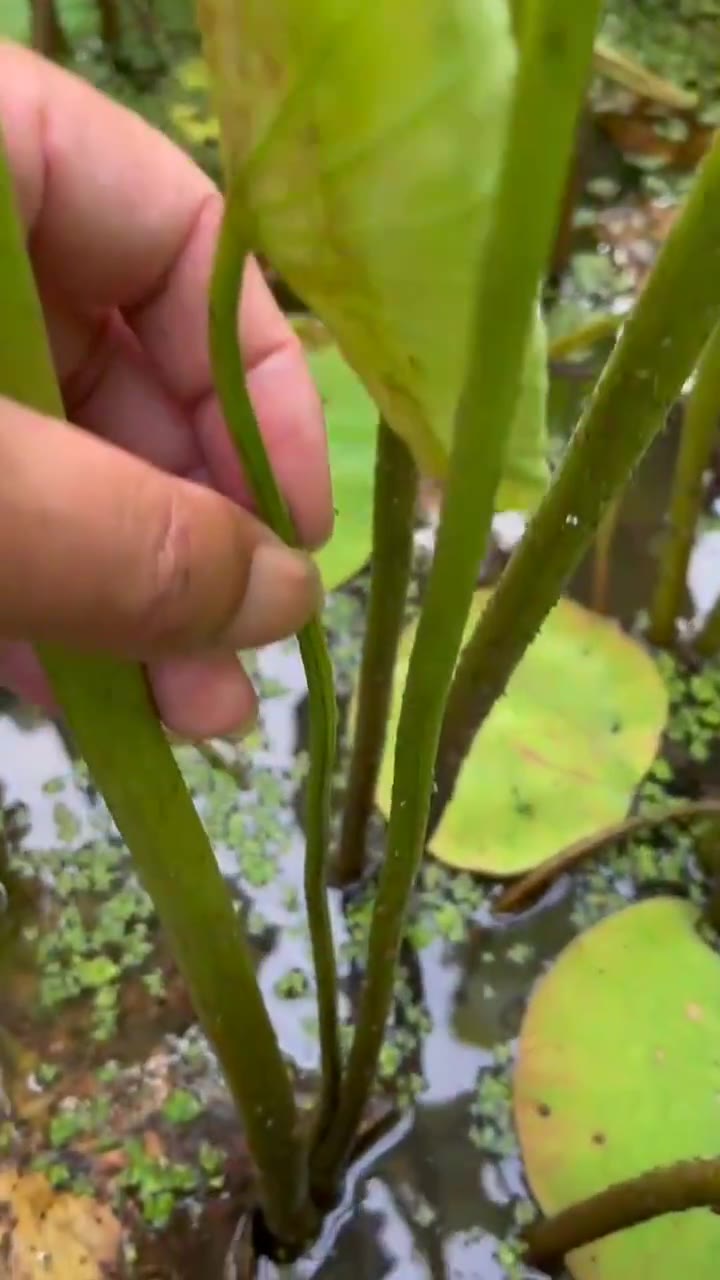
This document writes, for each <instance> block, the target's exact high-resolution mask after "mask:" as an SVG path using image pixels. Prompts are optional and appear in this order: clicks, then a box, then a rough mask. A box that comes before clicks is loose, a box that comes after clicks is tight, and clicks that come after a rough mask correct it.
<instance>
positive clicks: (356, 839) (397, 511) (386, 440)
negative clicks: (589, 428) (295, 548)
mask: <svg viewBox="0 0 720 1280" xmlns="http://www.w3.org/2000/svg"><path fill="white" fill-rule="evenodd" d="M417 490H418V473H417V467H416V466H415V462H414V460H413V457H412V454H411V453H410V451H409V449H408V448H407V446H406V444H405V442H404V441H403V440H401V439H400V437H399V436H398V435H396V433H395V432H394V431H391V429H390V427H388V426H387V425H386V423H384V422H381V423H380V426H379V428H378V442H377V456H376V461H375V494H374V509H373V544H372V547H373V549H372V566H371V579H370V599H369V601H368V609H367V623H366V628H365V641H364V645H363V655H362V665H361V667H360V681H359V686H358V694H357V713H356V716H355V724H354V737H353V748H352V758H351V761H350V771H349V774H348V783H347V788H346V791H345V806H344V810H343V824H342V832H341V836H340V845H339V849H338V856H337V863H336V877H337V880H338V882H339V883H340V884H343V885H347V884H351V883H352V882H353V881H354V880H357V879H358V878H359V877H360V875H361V874H362V871H363V868H364V866H365V842H366V836H367V825H368V820H369V818H370V813H371V812H372V807H373V802H374V799H375V786H376V783H377V778H378V773H379V770H380V761H381V759H382V751H383V746H384V745H385V729H386V725H387V718H388V710H389V707H390V699H391V697H392V685H393V672H394V670H395V660H396V658H397V651H398V644H399V641H400V633H401V630H402V624H403V617H404V614H405V600H406V597H407V588H408V580H409V577H410V567H411V564H412V549H413V524H414V514H415V502H416V498H417Z"/></svg>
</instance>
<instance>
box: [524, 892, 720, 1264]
mask: <svg viewBox="0 0 720 1280" xmlns="http://www.w3.org/2000/svg"><path fill="white" fill-rule="evenodd" d="M696 923H697V913H696V911H695V909H694V908H693V907H690V906H689V905H688V904H687V903H684V902H680V901H679V900H678V899H675V898H656V899H654V900H653V901H650V902H645V903H642V904H641V905H639V906H634V907H629V908H628V909H627V910H625V911H621V912H620V913H619V914H617V915H615V916H611V917H610V918H609V919H608V920H604V921H603V922H602V923H601V924H599V925H596V926H595V928H594V929H591V930H590V931H589V932H588V933H585V934H583V935H582V936H581V937H580V938H578V939H577V940H576V941H575V942H573V943H571V945H570V946H569V947H568V948H567V949H566V950H565V951H564V952H563V953H562V955H561V957H560V959H559V960H558V962H557V963H556V965H555V966H554V968H553V969H552V970H551V971H550V973H549V974H548V976H547V977H546V978H545V979H544V980H543V981H542V982H541V983H540V985H539V987H538V988H537V990H536V992H535V995H534V997H533V999H532V1000H531V1003H530V1008H529V1010H528V1012H527V1015H526V1018H525V1023H524V1026H523V1029H522V1034H521V1038H520V1054H519V1061H518V1066H517V1069H516V1074H515V1083H514V1093H515V1099H514V1102H515V1119H516V1124H517V1128H518V1132H519V1136H520V1142H521V1145H522V1150H523V1155H524V1158H525V1167H526V1170H527V1175H528V1178H529V1181H530V1185H531V1187H532V1189H533V1192H534V1194H535V1196H536V1198H537V1200H538V1201H539V1203H540V1205H541V1207H542V1208H543V1210H544V1211H545V1212H546V1213H555V1212H557V1211H558V1210H560V1209H563V1208H566V1207H567V1205H569V1204H572V1203H574V1202H576V1201H577V1200H581V1199H583V1198H584V1197H586V1196H589V1195H593V1194H595V1193H596V1192H598V1191H602V1190H604V1189H605V1188H606V1187H607V1186H609V1185H611V1184H613V1183H616V1182H620V1181H624V1180H625V1179H627V1178H633V1177H637V1176H638V1175H640V1174H641V1173H645V1172H647V1171H648V1170H650V1169H653V1168H657V1167H658V1166H661V1165H668V1164H673V1163H675V1162H676V1161H678V1160H685V1159H689V1158H694V1157H715V1156H717V1153H718V1150H719V1149H720V1101H719V1100H720V1051H719V1048H718V1046H720V959H719V958H718V956H717V955H716V954H715V953H714V952H713V951H712V950H711V948H710V947H708V946H707V945H706V944H705V943H704V942H703V941H702V939H701V938H700V937H699V935H698V933H697V930H696ZM718 1258H720V1217H718V1216H717V1214H714V1213H712V1212H711V1211H710V1210H705V1209H698V1210H692V1211H691V1212H688V1213H684V1214H678V1215H673V1216H668V1217H665V1218H658V1219H656V1220H655V1221H653V1222H649V1223H645V1224H643V1225H642V1226H639V1227H634V1228H632V1230H628V1231H623V1232H620V1233H617V1234H616V1235H614V1236H610V1237H608V1238H607V1239H606V1240H603V1241H599V1242H598V1243H596V1244H593V1245H590V1246H588V1247H587V1248H585V1249H581V1250H578V1251H577V1252H576V1253H574V1254H572V1255H571V1256H570V1258H569V1259H568V1265H569V1267H570V1270H571V1272H572V1274H573V1276H575V1277H576V1278H577V1280H637V1277H638V1276H651V1277H652V1280H676V1277H677V1276H679V1275H686V1276H689V1277H692V1280H715V1277H716V1276H717V1274H718Z"/></svg>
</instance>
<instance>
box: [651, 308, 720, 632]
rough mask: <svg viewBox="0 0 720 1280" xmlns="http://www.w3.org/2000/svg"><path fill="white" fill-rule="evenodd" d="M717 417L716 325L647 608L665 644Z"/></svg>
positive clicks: (688, 411) (690, 407)
mask: <svg viewBox="0 0 720 1280" xmlns="http://www.w3.org/2000/svg"><path fill="white" fill-rule="evenodd" d="M719 422H720V325H717V326H716V328H715V330H714V332H713V333H712V335H711V337H710V341H709V342H708V344H707V346H706V348H705V350H704V351H703V353H702V356H701V358H700V363H699V365H698V368H697V374H696V377H695V384H694V386H693V389H692V391H691V393H690V396H689V398H688V402H687V405H686V408H685V418H684V421H683V427H682V435H681V438H680V452H679V454H678V460H677V463H676V466H675V475H674V477H673V491H672V497H671V500H670V512H669V516H668V532H667V539H666V542H665V547H664V550H663V555H662V558H661V561H660V571H659V577H658V582H657V587H656V590H655V595H654V597H653V601H652V605H651V607H650V626H649V628H648V634H649V637H650V639H651V640H652V642H653V644H657V645H663V646H668V645H671V644H672V643H673V641H674V640H675V629H676V626H677V620H678V617H679V615H680V613H681V611H682V606H683V597H684V594H685V587H686V582H687V571H688V564H689V563H690V553H691V551H692V548H693V542H694V539H695V532H696V529H697V523H698V519H699V517H700V512H701V509H702V501H703V477H704V474H705V471H706V470H707V468H708V466H709V464H710V457H711V454H712V448H713V444H714V442H715V440H716V439H717V438H718V423H719Z"/></svg>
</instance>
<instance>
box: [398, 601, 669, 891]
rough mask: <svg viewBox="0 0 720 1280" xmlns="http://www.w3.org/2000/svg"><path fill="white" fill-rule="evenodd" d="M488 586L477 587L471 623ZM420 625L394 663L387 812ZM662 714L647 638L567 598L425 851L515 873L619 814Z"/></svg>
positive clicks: (477, 746) (661, 691)
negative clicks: (639, 639) (637, 639)
mask: <svg viewBox="0 0 720 1280" xmlns="http://www.w3.org/2000/svg"><path fill="white" fill-rule="evenodd" d="M488 595H489V593H488V592H487V591H480V592H478V593H477V596H476V599H475V603H474V605H473V609H472V613H471V619H470V623H469V626H470V627H471V626H474V624H475V622H476V620H477V618H478V617H479V615H480V613H481V612H482V609H483V608H484V605H485V602H486V601H487V599H488ZM414 630H415V628H414V626H413V627H411V628H409V629H408V630H407V631H406V633H405V635H404V636H403V639H402V642H401V646H400V654H399V658H398V666H397V670H396V681H395V690H394V697H393V705H392V718H391V724H390V728H389V733H388V743H387V747H386V751H385V756H384V759H383V765H382V769H381V774H380V780H379V786H378V804H379V806H380V808H381V810H382V811H383V813H385V814H387V812H388V811H389V806H390V797H391V792H392V773H393V765H392V760H393V752H394V747H395V735H396V733H397V724H398V719H399V713H400V702H401V697H402V692H403V689H404V685H405V678H406V675H407V667H408V662H409V657H410V649H411V645H412V640H413V637H414ZM666 716H667V692H666V689H665V685H664V682H663V681H662V679H661V677H660V675H659V673H658V671H657V669H656V667H655V665H654V663H653V662H652V660H651V659H650V657H649V656H648V655H647V654H646V652H645V651H644V650H643V649H642V648H641V647H640V645H639V644H637V643H636V642H635V641H634V640H632V639H631V638H630V637H629V636H626V635H625V634H624V633H623V632H622V631H621V630H620V629H619V627H617V626H616V624H615V623H614V622H612V621H610V620H608V619H606V618H601V617H599V616H598V615H596V614H593V613H590V612H588V610H586V609H583V608H582V607H581V606H580V605H577V604H574V603H573V602H572V601H570V600H561V601H560V602H559V604H558V605H557V606H556V607H555V609H554V610H553V611H552V613H551V614H550V616H549V617H548V619H547V621H546V623H545V625H544V627H543V628H542V630H541V631H540V633H539V635H538V637H537V639H536V640H535V642H534V643H533V644H532V646H531V647H530V649H529V651H528V653H527V655H526V657H525V660H524V661H523V662H522V663H521V665H520V666H519V668H518V669H517V671H516V672H515V674H514V676H513V678H512V680H511V681H510V684H509V686H508V690H507V693H506V695H505V697H504V698H502V699H501V700H500V701H499V702H498V703H497V705H496V706H495V707H494V709H493V711H492V713H491V715H490V716H489V718H488V720H487V722H486V723H485V725H484V726H483V729H482V732H481V733H480V734H478V736H477V738H476V739H475V742H474V743H473V746H472V748H471V750H470V752H469V753H468V756H467V758H466V760H465V763H464V765H463V767H462V770H461V773H460V776H459V779H458V783H457V786H456V789H455V793H454V795H453V797H452V800H451V801H450V803H449V804H448V806H447V808H446V810H445V813H444V815H443V817H442V820H441V822H440V824H439V826H438V828H437V831H436V832H435V835H434V836H433V839H432V842H431V844H430V852H431V853H433V854H434V855H435V857H437V858H439V859H440V861H442V862H445V863H447V864H448V865H450V866H453V867H459V868H462V869H464V870H470V871H481V872H485V873H486V874H489V875H494V876H500V877H502V876H514V875H518V874H520V873H521V872H523V871H527V870H529V869H530V868H532V867H535V866H538V865H539V864H540V863H542V862H544V861H545V860H546V859H547V858H550V857H552V855H553V854H555V853H557V852H558V850H559V849H561V848H563V847H564V846H565V845H566V844H569V843H571V842H572V841H574V840H578V839H580V838H581V837H582V836H586V835H589V834H591V833H592V832H593V831H596V830H597V828H598V827H603V826H606V825H609V824H610V823H612V822H617V821H620V819H622V818H623V816H624V815H625V813H626V811H627V808H628V804H629V802H630V799H631V797H632V794H633V792H634V790H635V788H636V787H637V785H638V783H639V782H640V780H641V778H642V777H643V774H644V773H645V772H646V771H647V769H648V768H649V766H650V764H651V763H652V760H653V757H654V755H655V752H656V749H657V744H658V740H659V737H660V734H661V733H662V730H663V726H664V724H665V720H666Z"/></svg>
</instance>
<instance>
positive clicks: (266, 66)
mask: <svg viewBox="0 0 720 1280" xmlns="http://www.w3.org/2000/svg"><path fill="white" fill-rule="evenodd" d="M199 14H200V21H201V26H202V28H203V32H204V39H205V49H206V54H207V58H208V63H209V66H210V70H211V77H212V81H213V91H214V98H215V103H216V107H217V111H218V116H219V119H220V125H221V132H222V148H223V153H224V160H225V166H226V169H227V176H228V185H229V186H232V183H233V180H234V179H238V178H239V179H241V180H242V185H243V193H244V196H245V200H246V204H247V210H246V211H247V212H249V214H250V216H251V217H252V220H253V227H254V234H255V242H256V247H257V248H258V249H259V250H260V251H261V252H262V253H263V254H264V255H265V256H266V258H267V259H268V261H269V262H271V263H272V265H273V267H274V268H275V270H276V271H277V272H278V273H279V274H280V276H281V277H282V278H283V279H284V280H285V281H286V282H287V284H288V285H289V286H290V287H291V288H292V290H293V291H294V292H295V294H296V295H297V296H298V297H300V298H302V299H303V301H304V302H305V303H306V304H307V305H308V306H309V307H310V308H311V309H312V311H313V312H314V313H315V314H316V315H317V316H319V317H320V319H321V320H322V321H323V322H324V323H325V324H326V325H327V327H328V329H329V330H330V332H331V333H332V335H333V338H334V339H335V340H336V341H337V343H338V344H339V346H340V348H341V350H342V352H343V354H344V355H345V357H346V359H347V360H348V361H349V363H350V365H351V366H352V367H353V368H354V369H355V371H356V372H357V374H358V375H359V376H360V378H361V379H362V380H363V382H364V384H365V386H366V387H367V388H368V390H369V392H370V394H371V395H372V398H373V400H374V402H375V403H376V404H377V405H378V406H379V408H380V410H381V412H382V414H383V416H384V418H385V420H386V421H387V422H388V424H389V425H390V426H391V427H392V428H393V429H394V430H395V431H397V432H398V433H399V434H400V435H401V436H403V438H404V439H405V440H406V442H407V444H408V445H409V447H410V448H411V449H412V450H413V453H414V454H415V457H416V459H417V461H418V464H419V466H420V467H421V469H422V470H424V471H426V472H427V473H429V474H431V475H434V476H436V477H438V478H442V476H443V475H444V474H445V471H446V468H447V463H448V457H449V452H450V445H451V442H452V431H453V425H454V418H455V411H456V407H457V403H458V399H459V395H460V390H461V387H462V383H463V380H464V376H465V372H466V370H465V364H466V358H467V351H468V347H469V335H470V329H471V325H472V318H473V304H474V293H475V281H476V278H477V272H478V269H479V266H480V262H481V259H482V253H483V250H484V246H485V243H486V240H487V234H488V229H489V227H490V222H491V218H492V211H493V204H494V197H495V194H496V190H497V184H498V178H499V172H500V165H501V162H502V155H503V147H504V145H505V139H506V134H507V126H508V119H509V111H510V104H511V96H512V87H513V78H514V74H515V62H516V57H515V42H514V39H513V36H512V31H511V25H510V10H509V6H508V3H507V0H483V2H482V4H477V3H468V0H391V2H387V3H383V4H379V3H375V4H363V3H358V0H314V2H313V3H312V4H299V3H298V0H243V3H242V4H240V3H238V0H200V2H199ZM400 51H402V57H399V56H398V55H399V52H400ZM545 396H546V344H545V330H544V326H543V323H542V320H541V317H540V315H539V312H538V315H537V316H536V320H535V325H534V329H533V331H532V333H531V335H530V337H529V340H528V348H527V353H526V359H525V366H524V368H523V369H521V370H520V371H519V396H518V406H517V409H516V413H515V419H514V422H513V424H512V432H511V436H510V438H509V439H508V441H507V450H506V476H505V485H504V488H503V490H502V491H501V493H500V495H499V499H498V501H499V503H500V505H501V506H504V507H519V508H522V509H524V508H526V507H528V506H529V505H531V504H532V503H534V502H535V501H536V499H537V498H538V496H539V494H540V493H541V491H542V489H543V487H544V485H545V483H546V481H547V466H546V459H545V436H544V415H545ZM505 426H506V424H505V423H498V424H497V429H498V430H503V431H504V430H505Z"/></svg>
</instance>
